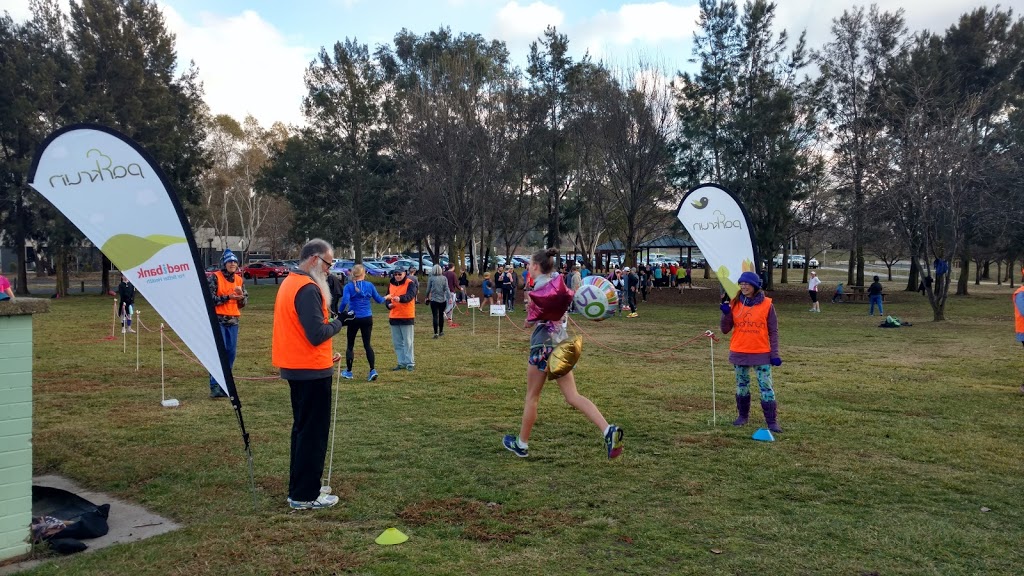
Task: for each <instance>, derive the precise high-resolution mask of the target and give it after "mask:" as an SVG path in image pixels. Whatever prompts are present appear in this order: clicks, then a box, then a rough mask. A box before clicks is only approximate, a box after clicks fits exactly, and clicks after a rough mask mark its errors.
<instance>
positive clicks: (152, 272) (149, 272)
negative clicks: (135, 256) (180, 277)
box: [136, 262, 192, 280]
mask: <svg viewBox="0 0 1024 576" xmlns="http://www.w3.org/2000/svg"><path fill="white" fill-rule="evenodd" d="M191 269H192V267H191V266H190V265H189V263H188V262H182V263H181V264H160V265H159V266H157V267H156V268H139V269H138V271H136V278H137V279H139V280H144V279H146V278H157V277H160V276H167V275H169V274H177V273H179V272H188V271H189V270H191Z"/></svg>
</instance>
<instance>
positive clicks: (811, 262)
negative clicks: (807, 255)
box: [807, 258, 818, 268]
mask: <svg viewBox="0 0 1024 576" xmlns="http://www.w3.org/2000/svg"><path fill="white" fill-rule="evenodd" d="M807 267H808V268H817V267H818V259H817V258H811V259H810V260H809V261H808V262H807Z"/></svg>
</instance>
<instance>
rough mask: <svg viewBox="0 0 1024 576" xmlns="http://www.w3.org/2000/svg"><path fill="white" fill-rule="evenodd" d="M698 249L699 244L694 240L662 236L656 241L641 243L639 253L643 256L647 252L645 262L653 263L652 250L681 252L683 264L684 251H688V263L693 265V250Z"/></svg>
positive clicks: (680, 256)
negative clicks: (676, 250)
mask: <svg viewBox="0 0 1024 576" xmlns="http://www.w3.org/2000/svg"><path fill="white" fill-rule="evenodd" d="M696 247H697V244H696V243H695V242H694V241H692V240H687V239H686V238H676V237H674V236H662V237H661V238H656V239H654V240H649V241H647V242H641V243H640V245H639V246H637V251H638V252H640V253H641V254H643V253H644V252H645V251H646V254H647V257H646V258H644V259H643V260H644V262H650V261H651V248H654V249H655V250H669V249H671V250H675V249H678V250H679V263H680V264H682V262H683V249H686V261H687V262H690V263H693V249H694V248H696Z"/></svg>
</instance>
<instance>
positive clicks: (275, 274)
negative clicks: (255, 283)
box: [242, 262, 288, 279]
mask: <svg viewBox="0 0 1024 576" xmlns="http://www.w3.org/2000/svg"><path fill="white" fill-rule="evenodd" d="M287 275H288V268H286V267H284V266H272V265H271V264H270V263H268V262H250V263H249V264H248V265H247V266H245V267H244V268H242V277H243V278H245V279H249V278H279V277H284V276H287Z"/></svg>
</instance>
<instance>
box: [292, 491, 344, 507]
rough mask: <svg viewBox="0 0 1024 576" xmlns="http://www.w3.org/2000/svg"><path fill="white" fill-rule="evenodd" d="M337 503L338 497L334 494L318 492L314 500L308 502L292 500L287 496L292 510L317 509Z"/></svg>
mask: <svg viewBox="0 0 1024 576" xmlns="http://www.w3.org/2000/svg"><path fill="white" fill-rule="evenodd" d="M337 503H338V497H337V496H335V495H334V494H320V495H319V496H317V498H316V500H311V501H309V502H302V501H299V500H292V499H291V498H290V497H289V498H288V505H289V506H291V508H292V510H318V509H320V508H330V507H331V506H334V505H335V504H337Z"/></svg>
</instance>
